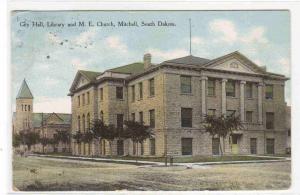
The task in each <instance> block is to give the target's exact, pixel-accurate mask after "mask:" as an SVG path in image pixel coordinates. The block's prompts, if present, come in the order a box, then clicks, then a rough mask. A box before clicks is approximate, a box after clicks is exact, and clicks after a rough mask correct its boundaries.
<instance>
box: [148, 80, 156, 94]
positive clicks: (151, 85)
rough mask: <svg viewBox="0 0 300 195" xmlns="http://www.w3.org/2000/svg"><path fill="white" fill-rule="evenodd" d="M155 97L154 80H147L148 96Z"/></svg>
mask: <svg viewBox="0 0 300 195" xmlns="http://www.w3.org/2000/svg"><path fill="white" fill-rule="evenodd" d="M154 95H155V87H154V78H152V79H150V80H149V96H150V97H152V96H154Z"/></svg>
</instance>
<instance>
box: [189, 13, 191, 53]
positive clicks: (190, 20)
mask: <svg viewBox="0 0 300 195" xmlns="http://www.w3.org/2000/svg"><path fill="white" fill-rule="evenodd" d="M189 23H190V55H192V22H191V18H189Z"/></svg>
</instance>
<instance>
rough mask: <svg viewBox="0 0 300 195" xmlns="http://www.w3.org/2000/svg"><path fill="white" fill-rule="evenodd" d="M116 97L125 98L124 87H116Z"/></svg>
mask: <svg viewBox="0 0 300 195" xmlns="http://www.w3.org/2000/svg"><path fill="white" fill-rule="evenodd" d="M116 98H117V99H119V100H122V99H123V87H116Z"/></svg>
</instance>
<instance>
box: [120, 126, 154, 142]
mask: <svg viewBox="0 0 300 195" xmlns="http://www.w3.org/2000/svg"><path fill="white" fill-rule="evenodd" d="M124 124H125V129H124V133H123V137H125V138H130V139H131V140H132V141H133V142H139V143H142V142H143V141H144V140H145V139H147V138H150V137H151V136H152V135H153V133H152V131H151V130H150V129H149V126H145V125H144V124H142V123H140V122H136V121H124Z"/></svg>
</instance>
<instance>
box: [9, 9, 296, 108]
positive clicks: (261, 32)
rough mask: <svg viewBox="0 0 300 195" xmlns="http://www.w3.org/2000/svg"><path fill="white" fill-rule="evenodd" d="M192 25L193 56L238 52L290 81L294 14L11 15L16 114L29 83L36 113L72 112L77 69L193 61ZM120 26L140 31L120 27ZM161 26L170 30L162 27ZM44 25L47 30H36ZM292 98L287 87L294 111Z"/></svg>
mask: <svg viewBox="0 0 300 195" xmlns="http://www.w3.org/2000/svg"><path fill="white" fill-rule="evenodd" d="M189 18H190V19H191V23H192V26H191V29H192V39H191V40H192V41H191V42H192V55H194V56H198V57H202V58H207V59H214V58H216V57H220V56H222V55H225V54H228V53H231V52H233V51H239V52H241V53H242V54H244V55H245V56H247V57H248V58H249V59H250V60H252V61H253V62H255V63H256V64H257V65H259V66H266V67H267V70H268V71H270V72H274V73H279V74H283V75H285V76H287V77H290V69H291V68H290V14H289V12H288V11H48V12H45V11H40V12H38V11H35V12H32V11H18V12H12V14H11V73H12V88H11V90H12V93H11V94H12V97H11V98H12V102H13V105H12V106H13V110H15V98H16V95H17V93H18V90H19V88H20V86H21V84H22V81H23V79H24V78H25V79H26V81H27V83H28V85H29V87H30V89H31V92H32V93H33V96H34V106H33V111H34V112H63V113H71V100H70V97H69V96H67V94H68V92H69V89H70V87H71V84H72V82H73V79H74V77H75V75H76V72H77V71H78V70H81V69H83V70H91V71H99V72H102V71H105V70H106V69H109V68H114V67H117V66H121V65H126V64H129V63H133V62H141V61H142V59H143V55H144V54H145V53H151V55H152V62H154V63H160V62H162V61H164V60H169V59H174V58H178V57H183V56H186V55H189V49H190V48H189V45H190V42H189V40H190V39H189V36H190V31H189ZM122 21H124V22H132V23H133V22H134V21H136V22H137V24H138V25H139V26H138V27H136V26H131V27H124V26H123V27H121V26H118V22H122ZM159 21H162V22H167V23H169V24H171V25H169V26H158V25H157V24H158V22H159ZM39 22H42V23H43V24H44V26H43V27H37V26H33V23H39ZM47 22H48V24H51V23H52V24H64V26H63V27H61V26H53V25H52V26H50V25H49V26H47ZM79 22H85V26H79ZM89 22H90V24H92V25H94V26H92V25H90V26H89V25H87V24H88V23H89ZM97 22H98V24H100V22H102V23H113V24H114V26H106V27H103V26H97V25H96V24H97ZM142 22H144V23H151V22H154V23H155V26H142V25H141V24H142ZM74 23H76V26H68V25H71V24H74ZM26 25H27V26H26ZM290 91H291V84H290V81H287V82H286V88H285V98H286V102H287V104H288V105H290V101H291V100H290V99H291V93H290Z"/></svg>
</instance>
